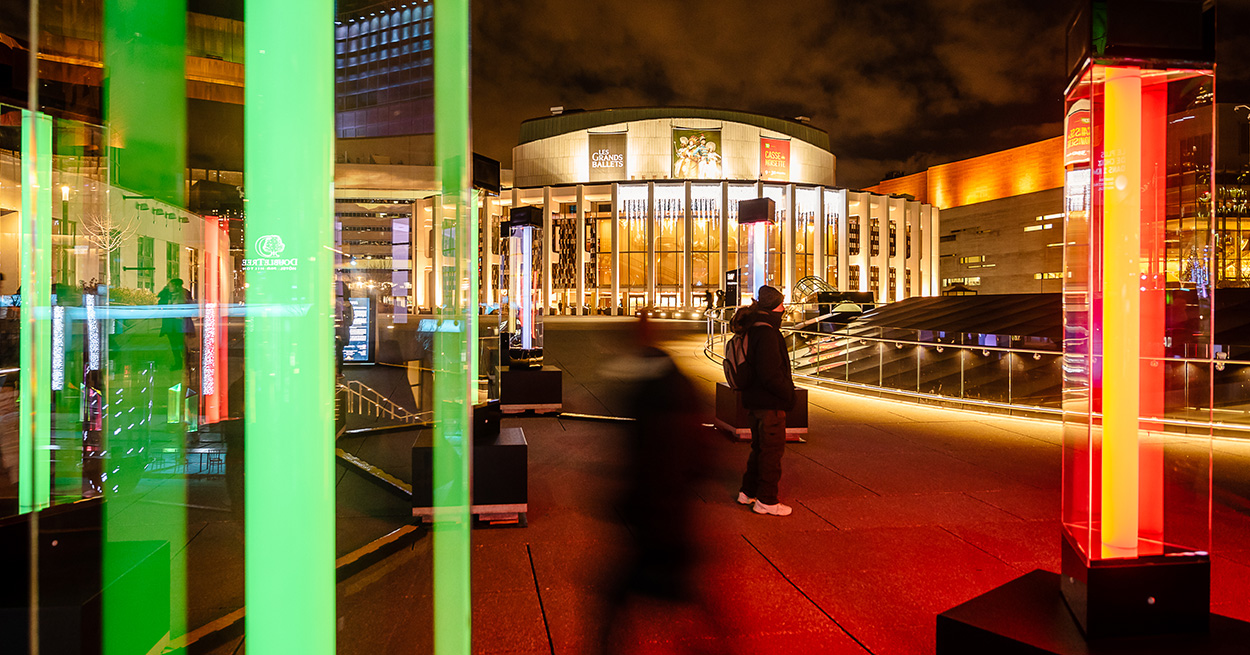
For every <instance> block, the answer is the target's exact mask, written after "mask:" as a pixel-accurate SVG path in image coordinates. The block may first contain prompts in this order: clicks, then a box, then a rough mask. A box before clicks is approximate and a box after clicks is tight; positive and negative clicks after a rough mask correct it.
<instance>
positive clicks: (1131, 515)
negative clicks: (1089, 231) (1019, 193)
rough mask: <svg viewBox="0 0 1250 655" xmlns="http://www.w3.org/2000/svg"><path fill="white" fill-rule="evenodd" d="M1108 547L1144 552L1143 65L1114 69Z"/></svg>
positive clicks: (1106, 552) (1109, 103)
mask: <svg viewBox="0 0 1250 655" xmlns="http://www.w3.org/2000/svg"><path fill="white" fill-rule="evenodd" d="M1106 75H1107V77H1106V80H1107V81H1106V86H1105V91H1106V104H1105V109H1104V112H1105V113H1104V116H1105V123H1106V125H1105V127H1104V134H1105V137H1104V150H1103V152H1104V169H1103V179H1104V180H1105V183H1104V186H1103V207H1104V210H1103V211H1104V214H1103V305H1102V323H1103V365H1102V370H1103V373H1102V407H1103V419H1102V425H1103V430H1102V555H1103V557H1136V556H1137V527H1138V491H1139V490H1138V476H1139V471H1138V457H1139V449H1138V438H1137V429H1138V428H1137V420H1138V411H1139V404H1140V396H1139V391H1138V387H1139V377H1140V375H1141V371H1140V368H1139V353H1140V351H1141V345H1140V341H1141V334H1140V331H1141V295H1140V287H1141V267H1140V265H1139V264H1138V259H1139V258H1140V257H1141V164H1140V162H1141V156H1142V153H1141V71H1140V70H1139V69H1136V68H1114V67H1107V69H1106Z"/></svg>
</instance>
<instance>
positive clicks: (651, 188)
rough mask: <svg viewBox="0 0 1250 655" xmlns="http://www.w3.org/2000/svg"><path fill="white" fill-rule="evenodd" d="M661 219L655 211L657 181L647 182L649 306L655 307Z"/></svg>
mask: <svg viewBox="0 0 1250 655" xmlns="http://www.w3.org/2000/svg"><path fill="white" fill-rule="evenodd" d="M657 220H659V219H658V218H657V217H656V213H655V182H647V215H646V218H645V221H646V225H647V275H646V280H647V306H649V307H655V281H656V278H657V277H658V276H659V271H658V270H656V268H657V264H658V262H656V261H655V223H656V221H657Z"/></svg>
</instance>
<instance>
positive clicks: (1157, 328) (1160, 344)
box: [1137, 76, 1167, 556]
mask: <svg viewBox="0 0 1250 655" xmlns="http://www.w3.org/2000/svg"><path fill="white" fill-rule="evenodd" d="M1141 123H1142V132H1141V135H1142V138H1141V144H1142V153H1141V154H1142V157H1141V176H1142V177H1141V235H1142V236H1141V256H1142V266H1141V363H1140V365H1139V370H1140V371H1141V378H1140V392H1139V398H1140V403H1141V406H1140V408H1139V411H1140V413H1141V424H1140V428H1141V430H1142V431H1143V433H1144V434H1146V435H1147V438H1146V439H1144V440H1143V441H1142V442H1141V447H1140V450H1139V453H1140V458H1141V459H1140V468H1139V471H1140V479H1139V487H1138V489H1139V493H1140V498H1139V503H1140V506H1139V508H1138V513H1137V516H1138V522H1139V526H1138V530H1139V533H1138V534H1139V536H1140V537H1141V540H1140V542H1139V548H1140V549H1141V550H1140V552H1139V553H1138V554H1139V555H1143V556H1144V555H1162V554H1163V455H1164V453H1163V443H1162V442H1161V441H1160V439H1161V436H1160V434H1159V433H1160V432H1162V430H1163V424H1162V423H1161V422H1159V420H1158V419H1161V418H1162V417H1163V414H1164V402H1163V399H1164V394H1163V392H1164V370H1165V368H1164V359H1163V357H1164V355H1165V354H1166V353H1165V349H1164V338H1165V336H1166V335H1165V334H1164V325H1165V324H1166V321H1167V314H1166V305H1167V295H1166V291H1165V288H1166V276H1167V271H1166V266H1165V257H1164V254H1165V241H1164V239H1165V234H1164V227H1165V206H1166V201H1167V198H1166V191H1167V172H1166V165H1167V161H1166V160H1167V83H1166V81H1165V78H1163V77H1162V76H1155V79H1154V80H1153V82H1151V81H1148V80H1143V85H1142V95H1141Z"/></svg>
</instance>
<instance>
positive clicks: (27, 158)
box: [18, 71, 52, 513]
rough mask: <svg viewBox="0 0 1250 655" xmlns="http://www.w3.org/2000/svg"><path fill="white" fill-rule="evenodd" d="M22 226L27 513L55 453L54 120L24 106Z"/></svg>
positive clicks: (21, 499) (23, 506) (23, 492)
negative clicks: (52, 326)
mask: <svg viewBox="0 0 1250 655" xmlns="http://www.w3.org/2000/svg"><path fill="white" fill-rule="evenodd" d="M31 74H32V75H33V74H34V73H33V71H32V73H31ZM21 230H22V237H21V238H22V241H21V251H22V254H21V260H22V272H21V275H22V324H21V327H20V341H21V346H20V348H21V360H20V361H21V368H22V373H21V382H22V388H21V393H20V394H19V396H18V397H19V402H20V403H21V404H20V408H21V418H20V420H19V430H20V432H19V434H20V435H21V448H20V451H19V453H18V463H19V464H18V465H19V469H18V470H19V473H20V478H19V479H20V481H21V482H20V484H21V486H20V489H19V491H18V506H19V511H21V512H23V513H25V512H30V511H34V510H38V509H42V508H45V507H47V506H48V505H49V503H50V497H51V477H50V476H51V460H50V457H51V453H52V451H51V447H52V406H51V403H52V388H51V368H52V362H51V354H52V334H51V311H50V307H51V306H52V119H51V117H49V116H48V115H46V114H41V113H38V112H32V111H29V110H23V111H22V228H21Z"/></svg>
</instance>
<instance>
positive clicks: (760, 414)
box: [742, 409, 786, 505]
mask: <svg viewBox="0 0 1250 655" xmlns="http://www.w3.org/2000/svg"><path fill="white" fill-rule="evenodd" d="M785 452H786V413H785V412H783V411H781V410H779V409H753V410H751V456H750V457H749V458H747V472H746V473H744V474H742V493H744V494H746V495H748V496H750V497H752V498H755V499H756V500H759V501H760V502H761V503H763V504H765V505H776V504H777V502H778V500H777V484H778V483H779V482H781V456H782V455H784V454H785Z"/></svg>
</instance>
